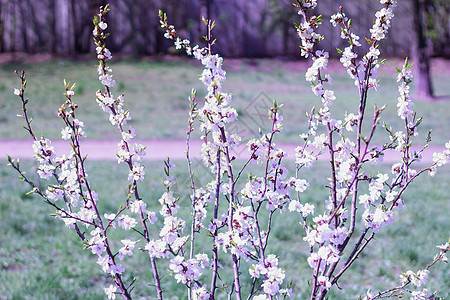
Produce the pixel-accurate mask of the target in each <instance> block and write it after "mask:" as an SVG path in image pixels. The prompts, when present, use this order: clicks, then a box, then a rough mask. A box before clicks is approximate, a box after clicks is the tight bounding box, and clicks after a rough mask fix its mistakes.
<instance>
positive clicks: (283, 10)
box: [0, 0, 450, 57]
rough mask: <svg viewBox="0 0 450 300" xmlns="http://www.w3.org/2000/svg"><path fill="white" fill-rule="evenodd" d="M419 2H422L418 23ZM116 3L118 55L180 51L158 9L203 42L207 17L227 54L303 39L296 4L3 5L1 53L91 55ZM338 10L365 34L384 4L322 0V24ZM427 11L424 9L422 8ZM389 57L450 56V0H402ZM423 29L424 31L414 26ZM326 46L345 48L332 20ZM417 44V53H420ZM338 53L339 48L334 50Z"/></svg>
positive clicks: (200, 0) (289, 52)
mask: <svg viewBox="0 0 450 300" xmlns="http://www.w3.org/2000/svg"><path fill="white" fill-rule="evenodd" d="M416 2H417V3H418V2H420V3H421V5H422V8H420V9H421V11H420V14H421V15H420V20H418V19H417V16H416V15H415V11H416V8H417V7H416ZM106 3H110V4H111V7H112V10H111V13H110V15H109V20H108V24H109V30H110V31H111V32H114V34H113V35H112V37H111V39H109V43H110V44H109V45H108V46H109V47H110V49H111V50H112V51H113V52H116V53H118V52H121V53H131V54H135V55H154V54H158V53H166V52H167V51H169V52H170V51H172V52H175V51H174V49H173V48H170V43H168V42H167V41H166V40H165V39H164V38H163V35H162V33H161V29H160V27H159V20H158V9H162V10H164V11H165V12H167V14H168V16H169V20H170V21H171V22H172V23H173V24H174V25H175V26H176V28H177V29H178V31H179V33H180V34H181V36H184V37H187V38H189V39H191V41H193V42H200V40H201V34H199V32H203V31H204V28H203V26H202V23H201V16H206V17H209V18H213V19H215V20H217V23H218V26H216V28H215V36H216V37H218V42H217V44H218V46H217V47H218V49H220V52H221V54H222V55H224V56H239V57H242V56H244V57H264V56H298V53H299V48H298V44H299V41H298V39H297V37H296V33H295V29H294V26H293V25H292V24H293V22H299V21H300V18H299V16H298V15H297V13H296V10H295V8H294V7H293V6H292V0H251V1H245V0H110V1H104V0H39V1H36V0H34V1H33V0H0V53H1V52H27V53H52V54H76V53H86V52H89V51H92V48H93V43H91V40H92V39H91V31H92V22H91V19H92V16H93V15H94V14H95V13H96V12H97V10H98V7H99V6H100V5H105V4H106ZM340 5H343V6H344V9H345V11H346V13H347V15H348V16H349V17H351V18H352V20H353V22H352V26H353V28H354V31H355V32H356V33H358V34H359V35H361V37H364V36H365V35H369V34H368V28H370V27H371V25H372V20H373V14H374V13H375V11H377V10H378V9H379V8H380V7H381V6H380V3H379V1H375V0H321V1H319V5H318V8H317V9H318V11H319V12H320V13H321V14H323V16H324V20H329V17H330V16H331V15H332V14H334V13H335V12H336V11H337V10H338V8H339V6H340ZM424 7H426V10H424ZM395 15H396V18H395V19H394V21H393V25H392V26H393V29H392V30H391V31H390V37H389V39H388V40H385V41H383V43H382V48H383V50H384V54H385V55H396V56H405V55H411V51H413V50H414V49H413V47H412V46H411V45H418V42H417V38H421V39H422V41H424V42H423V43H422V45H421V46H420V47H422V48H424V49H425V50H426V51H427V54H428V55H433V56H444V57H450V21H449V15H450V0H400V1H398V7H397V8H396V10H395ZM417 21H419V22H420V24H421V27H420V28H421V29H422V33H421V35H420V36H418V35H417V34H415V33H416V32H417V30H418V27H417V25H415V22H417ZM320 30H321V33H322V34H325V35H326V39H325V40H324V41H323V42H322V47H324V48H326V49H334V48H335V47H345V46H346V44H345V42H344V41H342V40H341V39H340V38H339V31H338V30H336V29H333V28H332V26H331V24H330V23H329V22H327V21H325V22H324V24H323V25H322V26H321V29H320ZM420 47H419V48H420ZM330 54H334V51H330Z"/></svg>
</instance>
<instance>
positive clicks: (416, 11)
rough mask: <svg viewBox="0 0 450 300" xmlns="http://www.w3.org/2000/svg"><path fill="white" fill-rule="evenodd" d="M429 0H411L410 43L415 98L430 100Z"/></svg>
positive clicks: (431, 90)
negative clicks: (412, 37) (427, 23)
mask: <svg viewBox="0 0 450 300" xmlns="http://www.w3.org/2000/svg"><path fill="white" fill-rule="evenodd" d="M429 1H430V0H412V6H413V7H412V9H413V25H414V27H413V28H414V35H415V36H414V42H413V43H412V51H411V54H412V58H413V60H414V71H415V74H414V75H415V83H416V90H415V93H416V97H419V98H422V99H425V100H430V99H432V98H433V88H432V85H431V76H430V56H431V53H430V52H431V47H430V40H429V39H428V38H427V37H426V20H427V7H428V5H430V4H429Z"/></svg>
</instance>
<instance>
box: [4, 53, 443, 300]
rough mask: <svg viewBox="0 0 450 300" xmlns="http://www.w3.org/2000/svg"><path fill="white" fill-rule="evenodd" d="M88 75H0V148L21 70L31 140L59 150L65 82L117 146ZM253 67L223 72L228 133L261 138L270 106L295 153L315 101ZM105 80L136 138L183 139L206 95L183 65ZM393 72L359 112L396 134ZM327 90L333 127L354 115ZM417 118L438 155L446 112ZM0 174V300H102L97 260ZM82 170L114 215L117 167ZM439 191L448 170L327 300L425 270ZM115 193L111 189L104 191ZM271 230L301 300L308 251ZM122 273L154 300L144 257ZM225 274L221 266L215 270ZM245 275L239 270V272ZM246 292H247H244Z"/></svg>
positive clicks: (318, 177)
mask: <svg viewBox="0 0 450 300" xmlns="http://www.w3.org/2000/svg"><path fill="white" fill-rule="evenodd" d="M397 62H398V63H397V64H398V65H400V62H399V61H397ZM94 64H95V63H94V62H71V61H65V60H61V61H52V62H45V63H36V64H29V65H25V66H23V65H15V64H12V63H11V64H5V65H2V66H0V138H12V137H14V138H17V137H25V136H26V132H25V131H23V130H20V128H21V124H20V121H19V120H17V118H16V117H15V115H16V114H17V113H19V105H18V104H19V103H18V99H17V97H16V96H14V95H13V94H12V92H13V89H14V87H17V84H18V79H17V78H16V77H15V76H14V75H13V74H12V70H14V69H22V68H26V70H27V74H28V89H27V91H28V96H29V97H30V98H31V100H32V102H31V104H30V107H29V109H30V111H31V114H32V115H33V116H34V117H35V121H34V124H35V128H36V132H39V133H40V132H43V133H44V134H45V135H46V136H49V137H52V138H59V132H60V128H61V122H60V121H59V120H58V119H57V117H56V113H55V111H56V109H57V107H58V106H59V105H60V103H61V102H62V101H63V99H64V98H63V96H62V92H63V84H62V79H63V78H66V80H68V81H71V82H77V83H78V88H77V90H76V95H77V98H76V99H77V102H78V103H79V104H80V109H79V113H78V117H79V118H80V119H81V120H83V121H84V122H85V124H86V131H87V135H88V137H89V138H96V139H107V138H113V137H116V136H117V135H116V134H115V130H113V129H112V128H111V127H110V126H109V122H108V121H107V118H106V115H105V114H104V113H103V112H102V111H101V110H100V109H99V108H98V107H97V105H96V103H95V101H94V94H95V91H96V90H97V89H99V88H100V84H99V82H98V80H97V78H96V77H97V76H96V73H95V68H94V67H93V65H94ZM257 64H258V65H257V66H255V65H254V62H253V61H246V60H242V61H238V62H236V61H231V63H230V64H229V65H230V68H227V60H226V61H225V66H224V67H225V69H226V70H227V71H228V79H227V81H226V84H225V90H226V91H229V92H232V93H233V94H234V100H235V102H234V105H233V106H234V107H236V108H237V110H238V112H239V113H240V116H241V117H240V118H241V119H240V121H239V122H240V123H238V124H239V126H238V128H237V130H238V131H244V135H246V134H250V133H252V132H257V127H258V126H261V127H264V126H266V125H267V123H266V121H265V120H264V119H263V118H262V116H263V115H264V114H265V108H266V107H267V105H269V103H270V101H271V100H272V99H273V98H276V99H277V100H278V102H279V103H284V104H285V106H284V108H283V115H284V120H285V128H284V132H283V134H282V135H281V136H280V138H279V140H281V141H291V142H296V141H298V134H299V133H301V132H303V131H304V130H305V128H306V126H305V117H304V113H305V112H306V111H309V110H310V109H311V107H312V106H313V105H316V104H317V103H318V101H319V100H318V99H317V98H316V97H314V96H312V93H311V92H310V89H309V87H308V86H307V85H306V83H305V81H304V67H302V66H300V67H298V66H296V65H294V64H293V63H292V62H279V61H273V60H261V61H257ZM112 68H113V70H114V74H115V79H116V81H117V82H118V84H117V87H116V88H114V92H115V93H116V94H118V93H120V92H125V93H126V95H125V97H126V101H127V105H126V106H127V108H129V109H130V110H131V113H132V116H133V117H134V119H133V122H132V124H133V126H134V127H135V128H136V132H137V136H138V138H156V137H158V138H184V132H185V128H186V123H187V122H186V119H187V106H188V105H187V97H188V95H189V93H190V90H191V88H193V87H195V88H197V89H198V90H199V95H202V94H203V91H202V90H201V82H200V81H199V80H198V79H197V75H198V74H200V72H201V69H200V68H199V67H198V65H195V64H194V62H189V61H184V60H181V61H180V60H176V61H161V62H155V61H131V60H127V61H120V62H116V63H114V64H112ZM391 70H394V65H393V63H389V64H388V65H386V66H384V67H383V69H382V70H381V71H380V80H381V84H382V88H381V89H380V90H379V91H378V93H375V92H373V93H372V95H371V96H372V97H371V99H370V102H369V105H368V107H371V106H372V105H373V103H377V104H379V105H380V106H381V105H382V104H385V103H386V104H388V107H389V108H388V110H387V111H386V112H385V121H386V123H388V124H391V125H393V126H396V127H397V128H399V127H400V126H401V121H400V119H399V118H398V117H397V114H396V98H397V85H396V82H395V80H394V75H392V73H391ZM434 81H435V86H436V90H437V92H438V94H441V95H444V94H448V93H449V91H448V88H447V85H446V84H447V83H446V81H447V75H446V73H445V72H443V73H436V74H434ZM333 88H334V90H335V91H336V95H337V100H336V102H335V108H336V110H335V112H334V115H335V116H342V115H343V113H344V111H346V110H350V109H351V108H353V107H354V105H355V102H356V98H355V96H354V95H355V92H354V91H355V88H354V86H353V83H352V82H351V81H350V80H349V79H348V78H347V76H346V74H343V73H342V72H340V71H338V70H336V72H335V75H334V83H333ZM415 108H416V111H417V112H418V115H419V116H423V117H424V122H423V123H422V126H421V128H422V129H421V132H422V133H425V132H426V131H427V130H428V129H430V128H433V133H434V139H433V143H434V144H440V145H442V144H443V143H444V142H445V141H447V140H448V139H449V138H450V136H449V134H448V132H449V129H450V121H449V119H448V116H447V112H448V111H449V109H450V102H443V101H442V102H436V103H432V104H430V103H427V102H416V104H415ZM378 133H379V135H377V137H376V142H378V143H381V142H382V141H385V139H384V137H385V136H384V135H382V134H381V133H382V131H381V130H380V131H379V132H378ZM150 146H151V145H150ZM0 162H1V165H0V299H1V300H3V299H8V300H9V299H104V293H103V291H102V289H101V287H102V286H104V285H105V283H106V278H105V277H104V276H103V274H102V273H101V270H99V268H98V266H97V264H96V261H95V257H94V256H93V255H92V254H90V252H89V251H88V250H84V251H83V250H82V245H80V243H79V241H78V240H77V237H76V236H75V234H74V233H73V232H72V231H70V230H69V229H66V228H64V226H63V224H62V223H61V222H60V221H58V220H54V218H53V217H50V216H49V214H50V213H52V210H51V209H50V207H48V206H46V205H45V204H44V203H43V202H42V201H41V200H40V199H38V198H35V197H32V196H27V195H25V194H26V192H27V191H28V187H27V186H25V184H24V183H22V182H19V181H18V180H17V176H16V175H15V174H14V172H13V170H12V169H11V168H8V167H6V162H5V161H4V160H1V161H0ZM176 164H177V165H178V167H179V168H178V169H177V180H178V183H179V184H178V186H177V187H176V191H178V193H179V194H180V196H181V197H182V199H183V201H184V202H183V203H185V204H186V201H187V195H186V191H187V186H188V183H187V180H186V178H187V174H186V171H185V167H184V166H185V162H183V161H179V162H176ZM24 165H25V166H26V167H28V168H31V167H32V163H31V162H24ZM384 167H385V168H388V166H383V168H384ZM89 169H90V170H89V173H90V177H89V178H90V179H91V180H92V183H93V186H94V188H95V190H96V191H97V192H98V193H99V194H100V199H101V207H102V209H105V210H106V211H108V212H113V211H115V210H116V208H117V206H118V205H119V203H120V202H121V200H122V199H123V198H124V195H125V186H126V177H127V171H126V170H125V169H124V168H123V166H117V164H116V163H115V162H101V161H99V162H90V163H89ZM146 170H147V177H146V181H145V182H144V183H143V184H141V189H142V195H144V198H145V200H146V202H147V203H148V204H149V205H150V207H153V209H154V210H158V208H157V207H158V202H157V199H158V198H159V196H160V195H161V194H162V193H163V192H164V188H163V186H162V184H161V182H162V180H163V178H162V174H163V172H162V162H151V163H147V168H146ZM326 170H327V165H326V164H324V163H318V164H317V166H316V168H315V169H314V172H310V173H309V174H308V178H309V180H310V182H311V188H310V190H309V191H308V192H307V193H306V194H305V196H304V197H305V199H306V201H309V202H314V203H316V204H317V205H320V204H319V203H322V202H323V201H322V200H323V199H325V198H326V197H327V189H326V188H325V187H324V186H323V185H324V179H323V178H326V176H327V175H326ZM256 171H257V170H256ZM256 171H255V172H256ZM371 172H375V171H374V170H371ZM196 174H197V178H199V179H201V181H202V182H206V181H209V180H210V179H211V177H210V174H209V173H207V172H206V171H205V170H204V169H203V168H202V167H199V170H198V171H197V173H196ZM32 176H34V175H32ZM244 178H245V176H244ZM448 186H450V167H447V168H444V169H442V170H440V171H439V172H438V174H437V175H436V177H434V178H429V177H423V178H421V179H420V180H418V181H417V182H415V183H414V185H413V186H412V188H411V189H410V190H409V192H408V193H407V194H406V195H405V202H406V208H405V209H404V210H403V211H402V212H401V213H400V217H399V218H397V220H396V222H395V224H394V225H392V226H389V227H387V228H385V229H383V230H382V231H381V233H380V234H379V235H378V238H377V239H376V241H374V243H373V247H372V248H370V251H367V252H365V254H364V255H363V256H362V257H361V259H359V260H357V263H356V264H355V265H354V267H353V269H352V271H351V272H349V273H348V274H347V276H346V277H345V278H343V279H342V280H341V282H340V286H341V287H342V288H343V291H339V290H337V289H334V290H333V291H332V292H331V293H330V299H342V300H344V299H356V298H357V295H358V294H360V293H364V292H365V290H366V289H367V288H368V287H373V288H374V290H380V289H385V288H390V287H392V286H394V285H395V284H396V283H398V275H399V274H400V272H401V271H406V270H408V269H412V270H414V271H416V270H418V269H423V268H424V267H425V266H426V264H427V263H428V262H429V261H430V260H431V259H432V257H433V256H434V254H435V253H436V250H437V249H435V245H436V244H442V243H444V242H445V241H446V240H447V238H448V233H449V232H450V227H449V222H448V211H449V209H450V204H449V203H450V201H449V196H448V191H447V187H448ZM112 187H114V188H116V187H120V188H116V190H113V189H112ZM186 206H187V204H186ZM182 213H183V214H184V216H185V217H187V216H188V215H189V211H188V210H182ZM274 224H275V225H274V228H273V233H274V234H273V236H272V238H273V239H274V240H273V241H272V245H271V248H270V251H269V252H271V253H275V254H276V255H278V256H279V257H280V264H281V266H282V267H284V268H285V269H286V270H287V277H286V280H285V282H289V281H292V282H293V283H294V286H295V290H294V291H295V296H294V299H304V298H307V297H308V296H307V295H308V291H309V289H308V280H310V272H311V270H310V268H309V267H308V266H307V263H306V257H307V253H308V249H307V246H306V244H305V242H304V241H303V240H302V231H301V230H300V228H299V226H298V220H297V219H296V216H295V215H294V214H291V213H284V214H283V215H279V214H277V215H276V219H275V220H274ZM156 228H157V226H154V227H153V229H152V230H153V234H155V235H156V233H157V231H156ZM199 242H200V245H199V246H198V247H199V249H206V250H205V251H208V249H209V247H210V246H209V242H210V241H209V240H207V239H205V240H201V241H199ZM127 262H128V263H129V264H128V263H127V264H128V265H129V266H130V267H129V269H130V270H133V273H128V274H127V275H126V279H130V278H131V277H132V276H138V278H137V284H136V289H135V290H134V291H133V293H134V295H135V296H136V298H139V296H142V299H148V298H149V296H148V295H154V289H153V288H152V287H151V286H150V285H151V273H150V265H149V263H148V259H147V258H146V256H145V255H136V257H135V258H133V259H131V260H128V261H127ZM159 263H160V270H161V272H162V273H163V274H164V279H163V281H164V282H165V284H166V285H165V286H164V288H165V289H166V290H168V291H171V292H170V293H172V292H173V293H174V294H175V295H176V296H175V298H173V299H184V298H185V297H184V292H183V291H182V289H180V288H179V286H178V285H176V284H175V281H174V280H173V279H172V278H168V277H169V276H168V273H167V272H166V271H165V270H166V269H167V265H165V264H164V263H165V262H159ZM228 263H229V262H224V265H225V266H226V265H227V264H228ZM245 270H246V266H245V263H244V264H243V267H242V271H243V272H246V271H245ZM223 276H224V277H227V276H228V274H224V275H223ZM430 277H431V279H430V282H429V284H428V285H427V287H428V289H429V290H430V291H434V290H439V291H441V293H440V294H438V295H440V296H442V297H446V298H448V297H449V296H450V294H449V289H448V287H449V286H450V271H449V269H448V268H445V266H442V265H437V266H436V268H433V270H432V274H431V276H430ZM248 283H249V282H248V280H244V283H243V284H244V286H245V285H248ZM244 290H245V288H244ZM168 294H169V293H168ZM177 297H178V298H177Z"/></svg>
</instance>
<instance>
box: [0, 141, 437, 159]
mask: <svg viewBox="0 0 450 300" xmlns="http://www.w3.org/2000/svg"><path fill="white" fill-rule="evenodd" d="M135 142H136V143H140V144H142V145H144V146H147V155H146V159H147V160H164V159H166V158H167V157H170V158H171V159H184V158H185V157H186V154H185V151H186V141H185V140H162V139H152V140H135ZM52 145H53V146H54V147H55V149H56V151H57V153H67V152H68V151H69V149H70V147H69V145H68V143H67V142H66V141H62V140H55V141H53V142H52ZM277 146H278V147H280V148H282V149H283V150H285V151H286V152H287V153H288V159H294V157H295V156H294V153H295V148H296V147H297V146H298V145H297V144H293V143H278V144H277ZM200 149H201V141H200V140H192V141H191V150H190V153H191V157H192V158H196V159H200V158H201V155H200ZM444 149H445V148H444V147H439V146H430V147H429V148H428V149H426V151H425V152H424V153H423V155H422V156H423V159H422V162H424V163H430V162H432V158H433V153H434V152H442V151H443V150H444ZM116 151H117V141H113V140H108V141H100V140H83V141H82V152H83V153H85V154H87V156H88V159H94V160H115V159H116ZM232 154H233V155H234V156H236V158H237V159H247V158H248V152H247V150H246V148H245V145H243V146H241V147H240V148H238V149H237V150H234V151H233V153H232ZM6 155H10V156H11V157H13V158H21V159H30V158H31V157H32V156H33V150H32V148H31V141H30V140H29V139H17V140H11V139H0V159H1V160H4V159H6ZM321 159H323V160H325V159H326V155H323V156H322V157H321ZM384 161H385V162H389V163H392V162H396V161H400V156H399V154H398V153H397V152H394V151H388V152H386V154H385V157H384Z"/></svg>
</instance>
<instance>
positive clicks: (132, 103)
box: [0, 59, 450, 144]
mask: <svg viewBox="0 0 450 300" xmlns="http://www.w3.org/2000/svg"><path fill="white" fill-rule="evenodd" d="M94 65H95V62H94V61H89V62H73V61H66V60H59V61H51V62H43V63H35V64H26V65H21V64H15V63H9V64H4V65H1V66H0V138H6V137H15V138H17V137H24V136H25V135H26V132H24V131H20V130H18V128H19V126H18V123H17V118H16V117H15V116H16V114H17V113H19V112H20V111H19V109H20V107H19V104H18V101H17V97H16V96H14V95H13V93H12V92H13V89H14V87H17V85H18V79H17V77H16V76H15V75H14V74H13V70H14V69H17V70H21V69H26V71H27V74H28V89H27V91H28V97H30V99H31V102H30V104H29V108H30V111H31V113H32V115H33V116H34V117H35V127H36V131H37V132H39V133H41V132H42V133H44V134H45V135H46V136H48V137H51V138H55V137H56V138H60V130H61V122H60V120H58V118H56V117H55V116H56V110H57V108H58V107H59V106H60V105H61V103H62V101H64V97H63V95H62V93H63V91H64V90H63V83H62V82H63V79H64V78H65V79H66V80H68V81H71V82H76V83H77V84H78V88H77V90H76V96H77V97H76V100H75V101H76V102H77V103H79V104H80V109H79V112H78V117H79V118H80V119H81V120H83V121H84V122H85V124H86V132H87V136H88V138H95V139H108V138H112V137H114V136H115V132H114V131H111V130H110V128H109V127H108V125H107V124H108V121H107V119H106V118H105V116H104V115H103V113H102V111H101V110H99V109H98V107H97V104H96V103H95V91H96V90H97V89H99V88H100V87H101V86H100V83H99V81H98V80H97V75H96V70H95V67H94ZM111 65H112V69H113V71H114V74H115V79H116V81H117V85H116V87H114V88H113V92H114V93H115V94H116V95H119V94H120V93H125V99H126V103H127V104H126V107H127V108H129V109H130V110H131V113H132V117H133V120H132V122H131V123H132V125H133V126H134V127H135V129H136V132H137V133H138V137H140V138H184V134H185V128H186V116H187V108H188V101H187V98H188V96H189V95H190V91H191V89H192V88H196V89H197V90H198V92H199V93H198V95H199V99H198V100H201V96H202V95H204V90H203V87H202V84H201V82H200V81H199V80H198V79H197V78H198V75H199V74H200V73H201V68H200V66H199V63H198V62H196V61H194V60H180V59H176V60H172V61H171V60H166V61H153V60H151V61H150V60H141V61H138V60H124V61H119V62H113V63H112V64H111ZM333 65H337V67H332V68H331V69H332V70H331V74H332V75H333V85H332V89H334V90H335V92H336V96H337V100H336V101H335V105H334V112H333V115H334V116H335V117H338V118H343V115H344V112H345V111H349V112H355V110H356V107H355V105H356V102H357V96H356V95H357V91H356V88H355V86H354V85H353V82H352V81H351V80H350V79H349V78H348V76H347V74H346V73H345V72H343V69H342V67H340V65H339V64H338V62H337V63H336V62H335V63H334V64H333ZM395 65H397V66H400V65H401V62H400V61H399V60H393V61H389V62H388V63H387V64H386V65H384V66H382V67H381V69H380V72H379V78H380V84H381V88H380V89H379V91H378V92H372V93H371V94H370V99H369V103H368V108H369V109H368V114H370V116H368V117H370V119H371V114H372V107H373V104H374V103H376V104H377V105H378V106H379V107H381V106H382V105H384V104H387V105H388V109H387V110H386V111H385V112H384V118H385V119H384V121H385V122H386V123H387V124H389V125H393V126H394V127H395V128H400V126H402V122H401V120H400V119H399V118H398V117H397V112H396V111H397V107H396V101H397V96H398V92H397V83H396V81H395ZM224 69H225V70H226V71H227V80H226V81H225V85H224V90H225V91H227V92H230V93H232V94H233V95H234V102H233V106H234V107H235V108H236V109H237V111H238V113H239V115H240V116H239V119H238V120H239V121H238V123H237V124H239V125H240V127H239V128H238V129H237V130H238V131H239V132H241V133H243V135H244V136H247V135H250V134H252V133H257V132H258V128H259V127H262V128H265V127H267V126H268V124H267V121H266V118H265V116H266V110H267V107H268V106H269V105H270V104H271V102H272V101H273V99H277V101H278V102H279V103H283V104H284V108H283V112H282V114H283V116H284V122H285V128H284V133H283V135H282V136H281V138H280V140H282V141H289V142H298V141H299V138H298V135H299V134H300V133H302V132H304V131H305V129H306V125H305V120H306V118H305V112H307V111H310V110H311V108H312V107H313V106H320V104H319V102H320V100H319V99H318V98H317V97H316V96H314V95H313V94H312V92H311V90H310V88H309V86H308V85H307V83H306V82H305V79H304V71H305V69H306V64H304V63H299V62H297V63H295V62H282V61H277V60H256V61H250V60H237V61H236V60H227V59H226V60H225V64H224ZM448 75H449V74H448V71H445V70H444V72H442V71H441V69H438V70H436V73H435V74H434V76H433V81H434V84H435V89H436V93H437V94H438V95H447V96H448V95H449V94H450V91H449V89H448V86H447V83H446V82H447V79H448ZM415 109H416V111H417V113H418V116H422V117H424V121H423V125H422V127H421V131H422V133H426V132H428V130H429V129H433V133H434V134H433V143H434V144H443V143H444V142H446V141H448V140H449V138H450V136H449V134H448V131H449V128H450V120H449V119H448V117H447V114H446V112H447V111H449V110H450V101H438V102H436V103H433V104H430V103H428V102H423V101H417V102H415ZM380 132H381V130H380V131H379V133H380ZM384 138H385V136H384V135H376V137H375V140H376V142H378V143H382V142H383V141H384V140H385V139H384Z"/></svg>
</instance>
